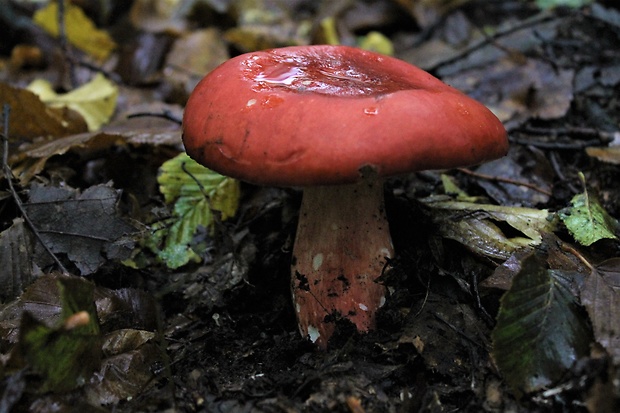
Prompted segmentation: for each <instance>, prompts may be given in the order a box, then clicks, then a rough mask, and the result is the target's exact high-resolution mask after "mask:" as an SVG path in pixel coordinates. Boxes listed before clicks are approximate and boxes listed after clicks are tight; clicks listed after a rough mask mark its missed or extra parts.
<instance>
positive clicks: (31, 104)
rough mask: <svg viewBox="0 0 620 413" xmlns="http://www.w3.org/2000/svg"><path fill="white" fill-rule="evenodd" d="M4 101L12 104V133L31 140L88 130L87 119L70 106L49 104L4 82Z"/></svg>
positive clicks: (1, 93) (1, 97)
mask: <svg viewBox="0 0 620 413" xmlns="http://www.w3.org/2000/svg"><path fill="white" fill-rule="evenodd" d="M0 104H1V105H4V104H9V106H10V107H11V115H10V123H9V137H10V138H11V139H12V140H18V139H26V140H30V139H32V138H36V137H39V136H56V137H58V136H65V135H69V134H73V133H80V132H85V131H86V130H88V128H87V127H86V123H85V122H84V119H82V117H81V116H80V115H78V114H77V113H75V112H73V111H71V110H69V109H67V108H63V109H54V108H49V107H47V106H46V105H45V104H44V103H43V102H41V100H40V99H39V98H38V97H37V95H35V94H34V93H32V92H30V91H28V90H25V89H20V88H16V87H12V86H9V85H7V84H6V83H2V82H0Z"/></svg>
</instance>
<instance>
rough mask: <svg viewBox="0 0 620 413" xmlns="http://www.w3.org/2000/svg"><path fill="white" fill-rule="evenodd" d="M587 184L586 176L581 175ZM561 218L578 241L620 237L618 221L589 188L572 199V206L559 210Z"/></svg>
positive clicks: (584, 242)
mask: <svg viewBox="0 0 620 413" xmlns="http://www.w3.org/2000/svg"><path fill="white" fill-rule="evenodd" d="M581 177H582V181H583V182H584V184H585V178H583V175H581ZM558 215H559V216H560V219H562V221H563V222H564V225H566V228H568V231H569V232H570V233H571V235H572V236H573V237H574V238H575V240H576V241H577V242H579V243H580V244H582V245H586V246H589V245H592V244H594V243H595V242H596V241H599V240H601V239H618V237H617V236H616V234H615V231H616V229H617V228H618V227H619V225H618V221H616V220H615V219H614V218H612V217H611V216H610V215H609V214H608V213H607V211H605V209H604V208H603V207H602V206H601V204H600V202H599V201H598V199H597V198H596V197H595V196H594V195H593V194H591V193H590V192H589V191H588V190H587V189H585V190H584V192H583V193H581V194H577V195H575V196H574V197H573V199H572V200H571V206H570V207H568V208H564V209H562V210H561V211H559V212H558Z"/></svg>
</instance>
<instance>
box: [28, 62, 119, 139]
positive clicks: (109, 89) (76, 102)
mask: <svg viewBox="0 0 620 413" xmlns="http://www.w3.org/2000/svg"><path fill="white" fill-rule="evenodd" d="M28 90H30V91H31V92H33V93H35V94H36V95H37V96H39V98H40V99H41V100H42V101H43V102H45V103H46V104H47V105H49V106H51V107H54V108H62V107H67V108H69V109H71V110H74V111H76V112H77V113H79V114H80V115H82V116H83V117H84V120H85V121H86V124H87V125H88V129H89V130H90V131H95V130H97V129H99V128H100V127H101V126H102V125H103V124H105V123H107V122H108V121H109V120H110V118H111V117H112V114H113V113H114V110H115V109H116V99H117V98H118V88H117V87H116V85H114V83H112V82H111V81H110V80H108V79H106V78H105V76H103V75H102V74H101V73H97V74H96V75H95V76H94V77H93V79H92V80H91V81H90V82H88V83H86V84H84V85H82V86H80V87H79V88H77V89H75V90H72V91H71V92H69V93H65V94H60V95H59V94H57V93H56V92H55V91H54V88H53V87H52V84H51V83H50V82H48V81H47V80H43V79H37V80H35V81H34V82H32V83H31V84H30V85H28Z"/></svg>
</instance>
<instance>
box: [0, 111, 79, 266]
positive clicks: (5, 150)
mask: <svg viewBox="0 0 620 413" xmlns="http://www.w3.org/2000/svg"><path fill="white" fill-rule="evenodd" d="M10 114H11V106H10V105H9V104H6V103H5V104H4V105H3V107H2V120H3V131H2V170H3V171H4V176H5V177H6V180H7V182H8V183H9V191H10V192H11V196H12V197H13V200H14V201H15V205H17V209H19V212H20V213H21V214H22V217H23V218H24V221H26V224H28V226H29V227H30V230H31V231H32V233H33V234H34V236H35V237H36V239H37V240H38V241H39V242H40V243H41V245H42V246H43V248H44V249H45V251H46V252H47V253H48V254H49V255H50V257H52V259H53V260H54V262H55V263H56V265H58V268H59V269H60V270H61V271H62V272H63V273H64V274H69V271H67V268H65V266H64V265H63V264H62V262H60V260H59V259H58V257H57V256H56V254H54V252H53V251H52V250H51V249H50V248H49V247H48V245H47V244H46V243H45V241H43V238H42V237H41V234H40V233H39V231H38V230H37V227H36V226H35V225H34V223H33V222H32V220H30V217H29V216H28V214H27V213H26V210H25V208H24V205H23V203H22V200H21V198H20V197H19V195H18V194H17V191H16V190H15V187H14V186H13V178H14V177H13V171H11V168H10V167H9V162H8V159H9V116H10Z"/></svg>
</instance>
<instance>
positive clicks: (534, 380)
mask: <svg viewBox="0 0 620 413" xmlns="http://www.w3.org/2000/svg"><path fill="white" fill-rule="evenodd" d="M567 276H569V274H564V273H562V272H561V271H553V270H547V269H546V268H545V267H544V265H543V263H542V262H541V260H539V259H538V258H536V256H535V255H533V254H531V255H529V256H527V257H526V258H525V259H523V261H522V262H521V269H520V271H519V272H518V273H517V274H516V275H515V277H514V279H513V282H512V286H511V288H510V290H509V291H508V292H506V293H505V294H504V296H503V297H502V299H501V305H500V309H499V313H498V316H497V324H496V326H495V329H494V330H493V333H492V338H493V352H492V355H493V358H494V359H495V362H496V364H497V366H498V368H499V370H500V372H501V373H502V375H503V376H504V378H505V379H506V381H507V383H508V384H509V385H510V386H511V387H512V388H513V390H514V391H515V392H517V393H523V392H524V393H529V392H533V391H537V390H540V389H542V388H544V387H546V386H549V385H551V384H553V383H555V382H556V381H558V380H559V379H560V378H561V377H562V375H563V374H564V373H565V372H566V370H567V369H568V368H570V367H571V366H572V365H573V364H574V363H575V361H577V360H578V359H579V358H580V357H583V356H586V355H587V354H588V353H589V345H590V341H591V331H590V328H589V324H588V320H587V317H585V316H584V313H583V312H582V311H581V308H580V307H579V305H578V304H577V301H576V299H575V297H574V296H573V295H572V293H571V291H570V288H569V280H568V279H567V278H569V277H567Z"/></svg>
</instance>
